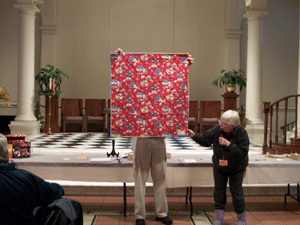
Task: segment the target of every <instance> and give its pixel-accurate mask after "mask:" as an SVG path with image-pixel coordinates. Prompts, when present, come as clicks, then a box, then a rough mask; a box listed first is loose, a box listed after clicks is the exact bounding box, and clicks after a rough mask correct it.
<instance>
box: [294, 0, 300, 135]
mask: <svg viewBox="0 0 300 225" xmlns="http://www.w3.org/2000/svg"><path fill="white" fill-rule="evenodd" d="M299 6H300V3H299ZM299 14H300V7H299ZM299 20H300V19H299ZM299 35H300V30H299ZM299 41H300V36H299ZM299 43H300V42H299ZM298 54H299V55H298V90H297V94H298V95H299V94H300V45H299V53H298ZM299 133H300V102H299V98H298V110H297V138H299ZM294 136H295V134H294V135H293V137H294Z"/></svg>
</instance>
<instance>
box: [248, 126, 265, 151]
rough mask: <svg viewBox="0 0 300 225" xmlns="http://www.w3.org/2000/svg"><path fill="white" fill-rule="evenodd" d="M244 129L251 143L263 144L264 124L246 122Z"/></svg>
mask: <svg viewBox="0 0 300 225" xmlns="http://www.w3.org/2000/svg"><path fill="white" fill-rule="evenodd" d="M245 129H246V131H247V132H248V136H249V140H250V143H251V144H256V145H261V146H262V145H263V143H264V124H247V125H246V128H245Z"/></svg>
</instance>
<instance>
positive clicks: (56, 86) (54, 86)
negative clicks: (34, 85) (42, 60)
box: [35, 64, 69, 97]
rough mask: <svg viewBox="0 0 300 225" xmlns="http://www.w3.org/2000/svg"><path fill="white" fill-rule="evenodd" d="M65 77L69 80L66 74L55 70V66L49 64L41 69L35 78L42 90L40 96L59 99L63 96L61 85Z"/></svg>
mask: <svg viewBox="0 0 300 225" xmlns="http://www.w3.org/2000/svg"><path fill="white" fill-rule="evenodd" d="M63 76H64V77H67V78H68V79H69V76H68V75H67V74H66V73H64V72H62V71H61V70H60V69H58V68H55V67H54V66H53V65H50V64H48V65H47V66H46V67H44V68H41V69H40V72H39V73H38V74H37V75H36V77H35V80H36V81H37V82H38V83H39V85H40V88H41V89H40V95H45V96H46V97H47V96H57V97H59V96H60V95H61V94H62V92H61V90H60V84H61V82H62V78H63Z"/></svg>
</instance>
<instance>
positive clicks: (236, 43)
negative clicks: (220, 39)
mask: <svg viewBox="0 0 300 225" xmlns="http://www.w3.org/2000/svg"><path fill="white" fill-rule="evenodd" d="M241 34H242V31H240V30H236V29H228V30H226V31H225V36H226V40H227V54H226V55H227V57H226V65H227V66H226V68H227V70H232V69H235V70H237V69H240V36H241ZM239 91H240V90H239V88H238V87H237V88H236V89H235V92H236V93H237V94H239ZM239 105H240V102H239V98H238V99H237V108H239Z"/></svg>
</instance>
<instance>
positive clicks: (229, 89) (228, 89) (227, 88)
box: [225, 84, 235, 93]
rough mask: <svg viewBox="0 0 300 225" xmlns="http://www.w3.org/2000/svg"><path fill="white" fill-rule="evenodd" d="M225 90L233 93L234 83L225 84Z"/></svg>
mask: <svg viewBox="0 0 300 225" xmlns="http://www.w3.org/2000/svg"><path fill="white" fill-rule="evenodd" d="M225 89H226V92H227V93H234V92H235V85H233V84H227V85H226V86H225Z"/></svg>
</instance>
